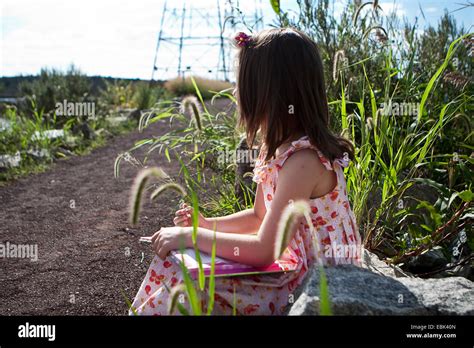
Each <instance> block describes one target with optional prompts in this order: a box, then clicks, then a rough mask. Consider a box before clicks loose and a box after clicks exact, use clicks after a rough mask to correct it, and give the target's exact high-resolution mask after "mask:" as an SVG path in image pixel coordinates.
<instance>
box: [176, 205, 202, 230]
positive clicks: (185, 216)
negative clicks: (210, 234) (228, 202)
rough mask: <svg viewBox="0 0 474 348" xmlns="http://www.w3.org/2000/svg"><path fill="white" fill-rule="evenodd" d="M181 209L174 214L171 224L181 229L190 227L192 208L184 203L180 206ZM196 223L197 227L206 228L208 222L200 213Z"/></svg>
mask: <svg viewBox="0 0 474 348" xmlns="http://www.w3.org/2000/svg"><path fill="white" fill-rule="evenodd" d="M180 208H181V209H180V210H178V211H177V212H176V213H175V217H174V219H173V222H174V224H175V225H176V226H181V227H190V226H192V225H193V218H192V214H193V208H192V207H190V206H188V205H187V204H186V203H183V204H181V207H180ZM198 223H199V227H203V228H208V227H209V222H208V221H207V219H206V218H205V217H204V216H202V214H201V213H199V214H198Z"/></svg>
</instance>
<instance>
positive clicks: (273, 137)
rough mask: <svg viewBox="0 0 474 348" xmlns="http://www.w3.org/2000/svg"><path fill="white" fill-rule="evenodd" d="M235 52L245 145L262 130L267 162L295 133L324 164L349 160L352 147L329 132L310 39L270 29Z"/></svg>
mask: <svg viewBox="0 0 474 348" xmlns="http://www.w3.org/2000/svg"><path fill="white" fill-rule="evenodd" d="M239 50H240V51H239V54H238V57H237V59H238V61H237V64H238V69H237V70H238V71H237V90H236V92H237V93H236V97H237V101H238V108H239V114H240V124H241V125H243V126H244V127H245V129H246V133H247V142H248V143H249V146H252V145H253V144H254V142H255V138H256V136H257V132H258V130H259V129H261V130H262V134H261V135H262V137H263V143H264V144H265V147H266V150H267V157H266V160H269V159H271V158H272V157H273V156H274V155H275V151H276V150H277V148H278V147H279V146H280V145H282V144H283V143H284V142H286V141H289V140H290V139H291V138H292V136H295V135H296V134H298V133H299V134H304V135H307V136H308V137H309V140H310V142H311V143H312V144H313V145H315V146H316V147H317V148H318V149H320V151H321V152H322V153H323V154H324V155H325V156H326V157H327V158H328V159H329V160H334V159H335V158H339V157H343V156H344V153H345V152H347V154H348V155H349V157H350V158H352V159H353V156H354V147H353V145H352V144H351V142H350V141H349V140H347V139H345V138H343V137H340V136H338V135H335V134H333V133H332V132H331V130H330V129H329V114H328V102H327V97H326V90H325V84H324V74H323V64H322V61H321V58H320V56H319V52H318V48H317V46H316V43H315V42H314V41H313V40H311V39H310V38H309V37H308V36H307V35H306V34H305V33H303V32H301V31H299V30H297V29H293V28H281V29H269V30H264V31H261V32H259V33H257V34H254V35H252V36H251V37H250V40H249V42H248V44H246V45H245V46H243V47H240V48H239Z"/></svg>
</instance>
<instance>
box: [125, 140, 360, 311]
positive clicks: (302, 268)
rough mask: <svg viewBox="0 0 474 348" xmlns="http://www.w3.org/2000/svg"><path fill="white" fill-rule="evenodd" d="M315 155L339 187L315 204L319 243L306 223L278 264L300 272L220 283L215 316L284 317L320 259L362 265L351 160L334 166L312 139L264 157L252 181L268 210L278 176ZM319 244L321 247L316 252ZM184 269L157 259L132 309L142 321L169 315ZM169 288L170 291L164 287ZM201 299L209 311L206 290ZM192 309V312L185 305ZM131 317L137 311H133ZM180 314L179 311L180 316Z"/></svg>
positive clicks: (221, 280)
mask: <svg viewBox="0 0 474 348" xmlns="http://www.w3.org/2000/svg"><path fill="white" fill-rule="evenodd" d="M301 149H313V150H315V153H316V154H317V155H318V156H319V159H320V160H321V162H322V163H323V165H324V166H325V167H326V169H327V170H334V171H335V172H336V175H337V184H336V186H335V187H334V189H333V190H332V191H331V192H329V193H327V194H326V195H324V196H322V197H318V198H314V199H310V206H311V214H310V216H311V220H312V223H313V226H314V230H315V231H316V234H317V238H316V240H314V238H315V235H314V233H312V232H311V229H310V226H308V225H307V224H306V223H305V222H301V223H300V225H299V226H298V229H297V231H296V233H295V235H294V237H293V239H292V240H291V241H290V244H289V246H288V247H287V248H286V250H285V252H284V253H283V255H282V256H281V257H280V259H279V260H278V261H279V263H280V264H281V265H282V266H284V265H285V264H293V265H296V270H295V271H293V272H287V273H277V274H265V275H251V276H240V277H227V278H226V277H217V278H216V282H215V296H214V299H215V304H214V309H213V314H214V315H231V314H232V313H233V304H234V295H235V310H236V313H237V314H238V315H282V314H285V313H286V311H287V309H288V307H289V305H291V303H293V301H294V300H296V299H295V295H294V291H295V289H296V288H297V287H298V285H300V284H301V283H302V281H303V279H304V277H305V275H306V273H307V271H308V269H309V267H310V266H311V265H312V264H313V262H315V261H316V260H315V258H319V261H320V262H322V263H323V264H325V265H338V264H348V263H352V264H356V265H360V257H361V255H360V246H361V240H360V235H359V231H358V228H357V224H356V220H355V217H354V214H353V212H352V210H351V208H350V205H349V200H348V197H347V192H346V181H345V178H344V172H343V168H344V167H346V166H347V165H348V161H349V160H348V159H347V158H340V159H336V160H335V161H334V162H333V163H331V162H330V161H328V160H327V159H326V158H325V157H324V156H323V154H322V153H321V152H320V151H319V150H318V149H317V148H316V147H315V146H313V145H312V144H311V143H310V142H309V139H308V138H307V137H302V138H300V139H299V140H297V141H294V142H292V143H291V146H289V148H288V149H287V150H286V151H285V152H283V153H281V154H279V155H278V156H276V157H275V158H273V159H272V160H270V161H264V158H265V153H264V151H261V152H260V154H259V157H258V159H257V161H256V164H255V169H254V176H253V180H254V181H255V182H256V183H257V184H260V185H261V187H262V191H263V194H264V201H265V207H266V208H267V210H268V209H269V208H270V207H271V204H272V199H273V195H274V193H275V191H276V185H277V182H278V172H279V170H280V169H281V168H282V166H283V164H284V163H285V161H286V160H287V159H288V158H289V157H290V156H291V155H292V154H294V153H295V152H296V151H298V150H301ZM316 243H318V245H319V247H317V245H316ZM182 282H183V279H182V275H181V269H180V266H178V265H177V264H176V263H174V262H173V261H171V259H170V258H169V257H167V258H166V259H165V260H161V259H160V258H159V257H158V256H155V257H154V258H153V261H152V263H151V266H150V268H149V269H148V272H147V274H146V276H145V279H144V281H143V283H142V285H141V286H140V289H139V291H138V293H137V295H136V297H135V299H134V301H133V304H132V308H134V309H135V312H136V313H137V314H140V315H167V314H168V301H169V298H170V296H169V289H170V288H171V287H173V286H174V285H176V284H178V283H182ZM164 284H166V285H167V286H165V285H164ZM204 292H205V294H204V296H203V297H202V298H201V303H202V305H203V308H204V309H205V308H206V306H207V299H208V296H207V288H206V289H205V290H204ZM183 306H184V307H185V308H187V309H189V308H190V306H189V305H188V304H187V303H184V304H183ZM129 314H132V311H131V310H130V311H129ZM173 314H177V311H175V313H173Z"/></svg>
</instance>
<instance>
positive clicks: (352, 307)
mask: <svg viewBox="0 0 474 348" xmlns="http://www.w3.org/2000/svg"><path fill="white" fill-rule="evenodd" d="M325 273H326V277H327V281H328V288H329V294H330V300H331V307H332V312H333V314H334V315H474V282H471V281H470V280H468V279H466V278H462V277H449V278H441V279H421V278H416V277H413V276H412V275H411V274H409V273H407V272H403V271H402V270H401V269H399V268H398V267H393V266H389V265H387V264H386V263H385V262H383V261H380V260H379V259H378V257H377V256H376V255H374V254H372V253H370V252H369V251H367V250H364V257H363V267H356V266H352V265H343V266H337V267H326V268H325ZM319 279H320V277H319V269H318V267H317V266H315V267H313V269H312V270H310V273H309V274H308V276H307V278H306V280H305V283H304V284H302V286H301V287H300V293H299V294H298V296H297V300H296V301H295V303H294V304H293V306H292V307H291V309H290V311H289V315H318V314H319V303H320V299H319V286H320V284H319Z"/></svg>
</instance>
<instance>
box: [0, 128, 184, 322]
mask: <svg viewBox="0 0 474 348" xmlns="http://www.w3.org/2000/svg"><path fill="white" fill-rule="evenodd" d="M166 130H167V126H166V125H165V124H153V125H152V126H150V127H149V128H147V129H146V130H145V131H144V132H143V133H138V132H137V131H135V132H132V133H129V134H126V135H122V136H119V137H116V138H114V139H112V140H110V141H109V143H108V144H107V145H106V146H104V147H101V148H99V149H96V150H94V151H93V152H92V153H91V154H89V155H87V156H83V157H74V158H71V159H67V160H63V161H59V162H57V163H56V164H55V165H54V166H53V167H52V168H51V169H50V170H48V171H47V172H45V173H41V174H37V175H32V176H29V177H27V178H24V179H21V180H18V181H16V182H12V183H10V184H9V185H7V186H6V187H0V243H4V244H5V243H6V242H10V243H15V244H37V245H38V260H37V261H36V262H32V261H30V260H29V259H19V258H2V259H0V315H40V314H42V315H53V314H57V315H61V314H68V315H73V314H74V315H80V314H84V315H85V314H88V315H89V314H101V315H123V314H125V313H126V311H127V306H126V303H125V300H124V297H123V296H122V294H121V290H123V291H124V293H125V294H126V295H127V297H128V298H132V297H133V296H134V295H135V293H136V291H137V290H138V287H139V286H140V283H141V281H142V279H143V277H144V275H145V272H146V269H147V266H148V264H149V262H150V260H151V257H152V252H151V251H150V249H149V246H147V245H142V244H139V242H138V238H139V237H140V236H143V235H149V234H151V233H153V232H154V231H156V230H158V229H159V227H160V226H166V225H170V224H171V216H172V213H173V211H174V208H175V207H174V206H175V204H174V203H177V201H178V199H177V197H175V196H173V194H168V195H169V201H168V202H169V203H168V204H167V206H163V205H158V204H156V203H154V204H153V205H151V204H150V203H149V201H148V200H146V203H145V204H144V207H143V210H142V214H141V219H140V223H139V225H138V227H137V228H130V226H129V225H128V211H127V206H128V196H129V191H130V186H131V183H132V180H133V178H134V176H135V174H136V173H137V171H138V169H136V168H135V167H133V166H131V165H129V164H127V163H123V165H122V166H121V172H120V178H119V179H114V177H113V164H114V160H115V157H116V155H117V154H118V153H120V152H122V151H125V150H127V149H128V148H130V147H131V146H132V145H133V144H134V142H135V141H137V140H140V139H143V138H146V137H151V136H153V135H159V134H163V133H164V132H166ZM149 165H160V166H162V168H163V169H164V170H165V171H166V172H167V173H168V174H170V175H173V174H176V173H177V165H176V164H175V163H168V162H167V160H166V159H165V158H164V156H161V155H159V154H158V152H155V153H153V155H152V158H151V159H150V162H149ZM166 198H168V197H166ZM72 200H73V201H74V204H75V208H71V203H72ZM145 216H146V217H148V218H145ZM128 251H129V255H128ZM142 258H143V260H142Z"/></svg>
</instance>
